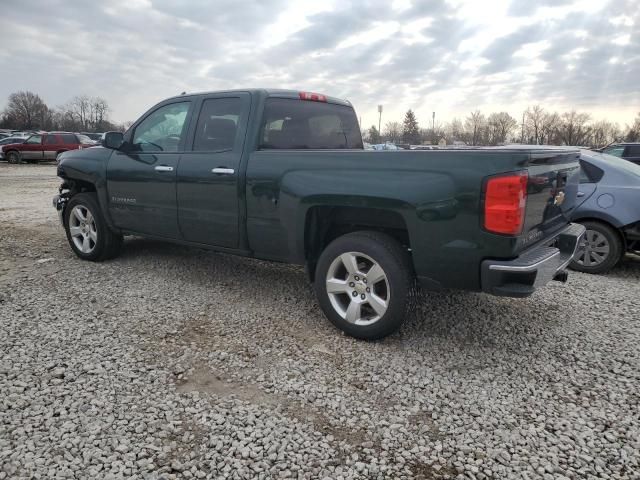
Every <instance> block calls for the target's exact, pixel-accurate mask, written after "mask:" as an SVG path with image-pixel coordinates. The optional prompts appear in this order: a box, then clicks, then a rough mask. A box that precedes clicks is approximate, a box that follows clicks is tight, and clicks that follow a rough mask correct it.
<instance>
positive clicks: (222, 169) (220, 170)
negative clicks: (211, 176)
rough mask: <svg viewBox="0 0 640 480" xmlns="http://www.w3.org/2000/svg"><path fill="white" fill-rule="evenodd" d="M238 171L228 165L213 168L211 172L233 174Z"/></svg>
mask: <svg viewBox="0 0 640 480" xmlns="http://www.w3.org/2000/svg"><path fill="white" fill-rule="evenodd" d="M235 172H236V171H235V170H234V169H233V168H226V167H216V168H214V169H213V170H211V173H215V174H217V175H233V174H234V173H235Z"/></svg>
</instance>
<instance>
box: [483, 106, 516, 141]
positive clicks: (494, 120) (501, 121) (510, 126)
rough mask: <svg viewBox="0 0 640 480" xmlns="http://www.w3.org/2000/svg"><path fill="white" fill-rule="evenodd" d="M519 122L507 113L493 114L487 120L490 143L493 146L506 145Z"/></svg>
mask: <svg viewBox="0 0 640 480" xmlns="http://www.w3.org/2000/svg"><path fill="white" fill-rule="evenodd" d="M517 124H518V122H517V121H516V119H515V118H513V117H512V116H511V115H509V114H508V113H507V112H500V113H492V114H491V115H489V118H488V119H487V129H488V141H489V144H491V145H498V144H501V143H505V142H506V141H507V137H508V136H509V134H510V133H511V132H513V130H514V129H515V128H516V125H517Z"/></svg>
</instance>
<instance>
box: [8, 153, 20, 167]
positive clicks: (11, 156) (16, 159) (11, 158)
mask: <svg viewBox="0 0 640 480" xmlns="http://www.w3.org/2000/svg"><path fill="white" fill-rule="evenodd" d="M7 162H9V163H12V164H17V163H20V154H19V153H18V152H16V151H15V150H12V151H11V152H8V153H7Z"/></svg>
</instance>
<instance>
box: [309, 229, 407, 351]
mask: <svg viewBox="0 0 640 480" xmlns="http://www.w3.org/2000/svg"><path fill="white" fill-rule="evenodd" d="M372 272H373V273H372ZM372 275H375V276H376V277H377V278H378V280H375V279H372V278H371V276H372ZM367 277H368V278H367ZM413 285H414V275H413V267H412V264H411V259H410V257H409V254H408V252H407V251H406V250H404V249H403V248H402V247H401V246H400V244H399V243H398V242H397V241H396V240H395V239H394V238H392V237H390V236H389V235H386V234H384V233H379V232H373V231H361V232H354V233H349V234H346V235H343V236H341V237H339V238H337V239H335V240H334V241H333V242H331V243H330V244H329V245H328V246H327V247H326V248H325V249H324V251H323V252H322V254H321V255H320V258H319V259H318V263H317V265H316V272H315V281H314V289H315V292H316V296H317V298H318V302H319V304H320V308H322V311H323V312H324V314H325V315H326V317H327V318H328V319H329V321H331V323H333V324H334V325H335V326H336V327H337V328H339V329H340V330H342V331H343V332H345V333H346V334H348V335H350V336H352V337H355V338H359V339H363V340H376V339H380V338H383V337H386V336H387V335H390V334H391V333H393V332H395V331H396V330H398V329H399V328H400V326H401V325H402V322H403V321H404V319H405V316H406V315H407V314H408V313H409V310H410V308H411V302H410V296H411V293H412V291H413Z"/></svg>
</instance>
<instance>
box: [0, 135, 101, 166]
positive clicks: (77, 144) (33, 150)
mask: <svg viewBox="0 0 640 480" xmlns="http://www.w3.org/2000/svg"><path fill="white" fill-rule="evenodd" d="M95 144H96V143H95V142H94V141H93V140H91V139H90V138H89V137H87V136H86V135H79V134H77V133H69V132H49V133H43V134H37V135H31V136H30V137H28V138H26V139H25V140H24V141H23V142H21V143H10V144H8V145H2V146H1V147H0V159H2V158H6V159H7V161H8V162H9V163H20V162H22V161H23V160H24V161H27V162H32V163H37V162H39V161H42V160H56V159H57V158H58V155H60V154H61V153H62V152H66V151H67V150H78V149H82V148H87V147H91V146H93V145H95Z"/></svg>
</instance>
